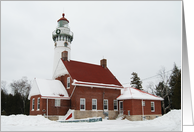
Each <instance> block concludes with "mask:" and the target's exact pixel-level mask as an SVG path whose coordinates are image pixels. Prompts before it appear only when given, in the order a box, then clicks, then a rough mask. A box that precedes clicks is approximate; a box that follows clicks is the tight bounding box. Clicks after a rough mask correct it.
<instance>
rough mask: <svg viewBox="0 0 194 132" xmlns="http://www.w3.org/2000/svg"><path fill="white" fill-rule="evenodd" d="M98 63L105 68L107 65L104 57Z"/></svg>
mask: <svg viewBox="0 0 194 132" xmlns="http://www.w3.org/2000/svg"><path fill="white" fill-rule="evenodd" d="M100 65H101V66H102V67H104V68H106V67H107V63H106V59H102V60H100Z"/></svg>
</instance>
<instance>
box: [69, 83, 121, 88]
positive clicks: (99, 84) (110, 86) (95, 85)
mask: <svg viewBox="0 0 194 132" xmlns="http://www.w3.org/2000/svg"><path fill="white" fill-rule="evenodd" d="M72 85H77V86H86V87H97V88H110V89H123V88H124V87H123V86H119V85H114V84H103V83H91V82H82V81H74V82H73V83H72Z"/></svg>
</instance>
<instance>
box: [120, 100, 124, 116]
mask: <svg viewBox="0 0 194 132" xmlns="http://www.w3.org/2000/svg"><path fill="white" fill-rule="evenodd" d="M119 113H120V114H121V115H123V101H119Z"/></svg>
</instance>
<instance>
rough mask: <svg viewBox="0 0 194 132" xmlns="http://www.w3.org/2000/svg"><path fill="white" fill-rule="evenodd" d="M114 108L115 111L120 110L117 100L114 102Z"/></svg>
mask: <svg viewBox="0 0 194 132" xmlns="http://www.w3.org/2000/svg"><path fill="white" fill-rule="evenodd" d="M113 106H114V110H118V108H117V100H114V102H113Z"/></svg>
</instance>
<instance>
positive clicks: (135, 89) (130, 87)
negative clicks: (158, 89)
mask: <svg viewBox="0 0 194 132" xmlns="http://www.w3.org/2000/svg"><path fill="white" fill-rule="evenodd" d="M130 88H133V87H130ZM133 89H135V90H138V91H140V92H142V93H146V94H149V95H152V96H154V97H157V98H161V97H158V96H156V95H153V94H150V93H147V92H145V91H142V90H139V89H137V88H133Z"/></svg>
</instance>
